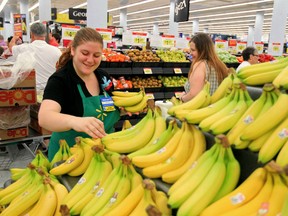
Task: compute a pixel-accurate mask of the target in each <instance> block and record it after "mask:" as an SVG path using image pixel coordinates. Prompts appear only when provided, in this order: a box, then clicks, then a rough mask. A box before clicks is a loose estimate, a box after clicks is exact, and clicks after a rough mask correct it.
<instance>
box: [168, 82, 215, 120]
mask: <svg viewBox="0 0 288 216" xmlns="http://www.w3.org/2000/svg"><path fill="white" fill-rule="evenodd" d="M209 89H210V83H209V82H206V84H205V85H204V87H203V89H202V90H201V91H200V92H199V93H198V94H197V95H196V96H195V97H194V98H192V99H191V100H189V101H188V102H186V103H182V104H179V105H175V106H172V107H170V108H169V109H168V111H167V112H168V114H169V115H171V116H176V117H177V118H179V116H182V115H183V112H184V113H187V112H189V111H190V110H194V109H198V108H200V107H205V106H208V104H209V103H210V93H209Z"/></svg>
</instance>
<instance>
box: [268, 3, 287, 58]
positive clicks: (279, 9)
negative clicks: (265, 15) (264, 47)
mask: <svg viewBox="0 0 288 216" xmlns="http://www.w3.org/2000/svg"><path fill="white" fill-rule="evenodd" d="M287 11H288V1H287V0H274V7H273V15H272V22H271V32H270V38H269V44H268V54H271V55H274V56H281V55H282V53H283V45H284V41H285V28H286V23H287Z"/></svg>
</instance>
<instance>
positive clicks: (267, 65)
mask: <svg viewBox="0 0 288 216" xmlns="http://www.w3.org/2000/svg"><path fill="white" fill-rule="evenodd" d="M287 61H288V59H286V58H283V59H281V60H275V61H272V62H264V63H261V64H255V65H250V66H249V67H245V68H241V70H239V71H238V73H237V76H238V77H240V78H241V79H245V78H247V77H249V76H252V75H254V74H264V73H266V72H268V71H273V70H277V69H284V68H285V67H286V66H287Z"/></svg>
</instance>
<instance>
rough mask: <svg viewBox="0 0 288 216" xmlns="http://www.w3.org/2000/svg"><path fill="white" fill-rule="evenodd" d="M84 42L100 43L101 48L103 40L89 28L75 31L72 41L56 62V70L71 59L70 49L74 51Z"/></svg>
mask: <svg viewBox="0 0 288 216" xmlns="http://www.w3.org/2000/svg"><path fill="white" fill-rule="evenodd" d="M85 42H97V43H100V44H101V45H102V47H103V39H102V36H101V35H100V34H99V32H97V31H96V30H95V29H93V28H89V27H85V28H82V29H80V30H79V31H77V33H76V35H75V37H74V39H73V41H72V42H71V43H70V44H69V46H68V47H67V48H66V50H65V51H64V52H63V53H62V55H61V56H60V58H59V61H58V62H57V69H60V68H62V67H63V66H64V65H66V64H67V62H68V61H69V60H70V59H72V55H71V47H73V48H74V49H76V48H77V47H78V46H79V45H81V44H83V43H85Z"/></svg>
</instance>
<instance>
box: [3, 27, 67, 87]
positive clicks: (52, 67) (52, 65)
mask: <svg viewBox="0 0 288 216" xmlns="http://www.w3.org/2000/svg"><path fill="white" fill-rule="evenodd" d="M30 35H31V43H29V44H21V45H17V44H16V41H17V39H18V37H17V36H14V37H13V38H12V40H11V42H10V43H9V48H10V50H11V51H12V55H13V56H14V57H15V58H16V57H17V55H19V54H20V53H22V52H24V51H27V50H29V51H31V52H34V57H35V60H36V65H35V71H36V89H37V91H39V90H43V89H44V88H45V86H46V83H47V80H48V78H49V77H50V76H51V75H52V74H53V73H54V72H55V71H56V63H57V61H58V60H59V57H60V56H61V54H62V52H61V51H60V50H59V49H58V48H57V47H54V46H51V45H49V44H48V43H46V41H45V39H46V27H45V26H44V25H43V24H42V23H34V24H32V25H31V27H30Z"/></svg>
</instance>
